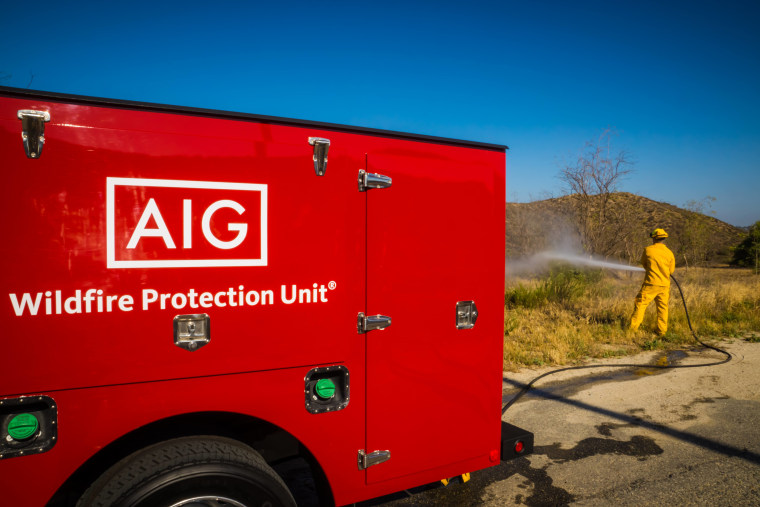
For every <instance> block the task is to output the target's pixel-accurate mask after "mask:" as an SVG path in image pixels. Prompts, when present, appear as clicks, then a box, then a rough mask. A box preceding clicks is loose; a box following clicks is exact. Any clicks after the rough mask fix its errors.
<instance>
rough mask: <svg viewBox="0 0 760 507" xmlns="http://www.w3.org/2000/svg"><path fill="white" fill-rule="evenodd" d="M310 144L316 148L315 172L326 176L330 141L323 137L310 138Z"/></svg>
mask: <svg viewBox="0 0 760 507" xmlns="http://www.w3.org/2000/svg"><path fill="white" fill-rule="evenodd" d="M309 144H310V145H312V146H314V157H313V158H314V172H315V173H317V176H324V175H325V171H326V170H327V152H328V151H329V150H330V140H329V139H325V138H323V137H310V138H309Z"/></svg>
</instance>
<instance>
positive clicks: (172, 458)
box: [77, 436, 296, 507]
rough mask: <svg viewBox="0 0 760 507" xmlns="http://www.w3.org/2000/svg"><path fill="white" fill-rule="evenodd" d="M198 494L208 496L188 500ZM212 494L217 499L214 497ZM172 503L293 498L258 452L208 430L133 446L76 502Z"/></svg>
mask: <svg viewBox="0 0 760 507" xmlns="http://www.w3.org/2000/svg"><path fill="white" fill-rule="evenodd" d="M198 498H200V499H206V500H208V502H207V503H206V504H204V503H203V502H197V503H190V502H189V500H190V499H198ZM214 498H218V499H220V501H219V502H217V503H213V501H212V500H213V499H214ZM183 502H185V503H183ZM174 505H183V506H184V505H186V506H187V507H190V506H191V505H192V506H196V505H220V506H222V505H224V506H227V505H229V506H235V507H237V506H240V505H243V506H246V507H250V506H271V507H279V506H283V507H295V505H296V503H295V501H294V500H293V496H292V495H291V494H290V491H288V488H287V486H285V483H284V482H282V479H280V477H279V476H278V475H277V474H276V473H275V471H274V470H272V469H271V468H270V467H269V465H267V464H266V462H265V461H264V459H263V458H262V457H261V455H260V454H259V453H257V452H256V451H254V450H253V449H251V448H250V447H248V446H246V445H244V444H242V443H241V442H238V441H236V440H231V439H228V438H221V437H212V436H202V437H184V438H177V439H174V440H168V441H166V442H162V443H160V444H156V445H152V446H150V447H146V448H145V449H142V450H140V451H137V452H135V453H134V454H131V455H129V456H127V457H126V458H124V459H123V460H121V461H119V462H118V463H116V464H115V465H114V466H112V467H111V468H110V469H108V470H107V471H106V472H105V473H104V474H103V475H102V476H100V478H98V480H96V481H95V482H94V483H93V485H92V486H91V487H90V488H89V489H88V490H87V491H86V492H85V493H84V495H83V496H82V498H81V499H80V500H79V502H77V506H78V507H112V506H113V507H163V506H165V507H170V506H174Z"/></svg>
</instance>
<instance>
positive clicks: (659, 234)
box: [649, 229, 668, 239]
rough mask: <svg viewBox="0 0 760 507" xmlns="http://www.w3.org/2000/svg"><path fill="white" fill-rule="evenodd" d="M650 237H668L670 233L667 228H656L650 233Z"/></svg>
mask: <svg viewBox="0 0 760 507" xmlns="http://www.w3.org/2000/svg"><path fill="white" fill-rule="evenodd" d="M649 237H650V238H654V239H664V238H667V237H668V233H667V232H665V229H655V230H653V231H652V232H651V233H650V234H649Z"/></svg>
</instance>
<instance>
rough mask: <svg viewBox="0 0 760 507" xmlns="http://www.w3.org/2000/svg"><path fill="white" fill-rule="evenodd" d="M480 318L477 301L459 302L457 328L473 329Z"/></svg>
mask: <svg viewBox="0 0 760 507" xmlns="http://www.w3.org/2000/svg"><path fill="white" fill-rule="evenodd" d="M477 320H478V307H477V306H475V301H458V302H457V329H472V328H473V327H474V326H475V321H477Z"/></svg>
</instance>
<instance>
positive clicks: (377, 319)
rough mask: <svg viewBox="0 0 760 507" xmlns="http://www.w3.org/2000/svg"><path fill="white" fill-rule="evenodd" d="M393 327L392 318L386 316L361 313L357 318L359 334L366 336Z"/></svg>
mask: <svg viewBox="0 0 760 507" xmlns="http://www.w3.org/2000/svg"><path fill="white" fill-rule="evenodd" d="M390 325H391V318H390V317H386V316H385V315H364V313H362V312H359V315H358V316H357V318H356V327H357V329H358V330H359V334H364V333H367V332H369V331H373V330H375V329H385V328H386V327H388V326H390Z"/></svg>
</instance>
